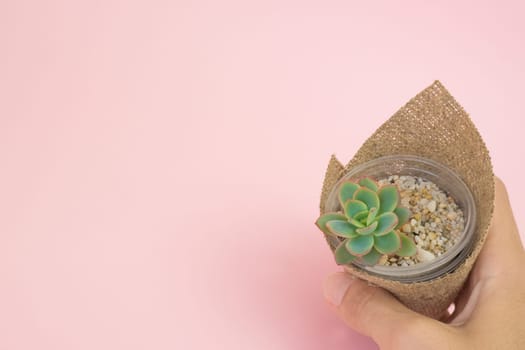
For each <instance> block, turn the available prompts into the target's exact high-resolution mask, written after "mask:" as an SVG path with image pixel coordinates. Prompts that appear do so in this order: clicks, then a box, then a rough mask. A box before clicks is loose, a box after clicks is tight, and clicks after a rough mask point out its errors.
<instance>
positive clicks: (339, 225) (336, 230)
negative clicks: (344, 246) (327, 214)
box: [326, 218, 357, 238]
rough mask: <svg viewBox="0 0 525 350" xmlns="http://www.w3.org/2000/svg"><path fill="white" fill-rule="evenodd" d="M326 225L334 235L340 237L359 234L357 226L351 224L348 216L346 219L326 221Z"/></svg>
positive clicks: (351, 236)
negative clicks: (356, 230)
mask: <svg viewBox="0 0 525 350" xmlns="http://www.w3.org/2000/svg"><path fill="white" fill-rule="evenodd" d="M326 227H327V228H328V230H329V231H330V232H331V233H332V234H333V235H336V236H339V237H345V238H353V237H356V236H357V233H356V232H355V227H354V226H352V225H350V223H349V222H348V221H347V220H346V218H345V220H332V221H328V222H327V223H326Z"/></svg>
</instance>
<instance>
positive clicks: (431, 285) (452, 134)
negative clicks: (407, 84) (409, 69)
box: [320, 81, 494, 318]
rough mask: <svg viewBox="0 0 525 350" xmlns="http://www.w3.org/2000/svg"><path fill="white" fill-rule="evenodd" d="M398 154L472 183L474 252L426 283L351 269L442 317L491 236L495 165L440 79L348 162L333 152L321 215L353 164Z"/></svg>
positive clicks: (424, 311) (409, 303)
mask: <svg viewBox="0 0 525 350" xmlns="http://www.w3.org/2000/svg"><path fill="white" fill-rule="evenodd" d="M394 154H407V155H417V156H421V157H425V158H429V159H432V160H435V161H437V162H439V163H442V164H444V165H446V166H448V167H449V168H451V169H453V170H454V171H455V172H456V173H457V174H458V175H459V176H460V177H461V178H462V179H463V181H464V182H465V183H466V184H467V185H468V186H469V188H470V190H471V191H472V194H473V196H474V199H475V203H476V208H477V212H478V215H477V220H476V232H475V242H474V248H473V251H472V253H471V254H470V255H469V256H468V257H467V259H466V260H465V261H464V262H463V263H462V264H461V265H460V266H459V267H458V268H457V269H456V270H455V271H453V272H451V273H448V274H446V275H444V276H441V277H439V278H436V279H433V280H430V281H425V282H415V283H403V282H398V281H392V280H386V279H383V278H381V277H378V276H374V275H371V274H368V273H367V272H365V271H363V270H361V269H359V268H357V267H355V266H353V265H348V266H345V269H346V271H347V272H349V273H351V274H352V275H355V276H357V277H359V278H362V279H364V280H367V281H369V282H370V283H372V284H375V285H377V286H380V287H383V288H385V289H387V290H388V291H390V292H391V293H392V294H394V295H395V296H396V297H397V298H398V299H399V300H400V301H401V302H403V303H404V304H405V305H407V306H408V307H409V308H411V309H412V310H415V311H417V312H420V313H422V314H424V315H427V316H430V317H433V318H438V317H440V316H441V315H443V313H444V312H445V311H446V309H447V308H448V307H449V306H450V304H451V303H452V302H453V301H454V300H455V299H456V297H457V295H458V293H459V291H460V290H461V288H462V286H463V284H464V283H465V281H466V279H467V277H468V274H469V272H470V270H471V269H472V266H473V265H474V262H475V261H476V258H477V257H478V254H479V252H480V250H481V247H482V246H483V243H484V241H485V238H486V235H487V232H488V227H489V224H490V221H491V218H492V212H493V208H494V174H493V171H492V164H491V162H490V157H489V154H488V150H487V148H486V146H485V143H484V142H483V140H482V139H481V136H480V134H479V132H478V131H477V129H476V127H475V126H474V124H473V123H472V121H471V119H470V118H469V116H468V114H467V113H466V112H465V111H464V110H463V108H462V107H461V106H460V105H459V104H458V103H457V102H456V100H455V99H454V98H453V97H452V96H451V95H450V93H449V92H448V91H447V90H446V89H445V88H444V87H443V85H441V83H440V82H439V81H436V82H434V83H433V84H432V85H431V86H429V87H428V88H426V89H425V90H423V91H422V92H420V93H419V94H418V95H417V96H415V97H414V98H413V99H412V100H410V101H409V102H408V103H407V104H406V105H405V106H404V107H402V108H401V109H400V110H399V111H397V113H395V114H394V115H393V116H392V117H391V118H390V119H389V120H387V121H386V122H385V123H384V124H383V125H382V126H381V127H379V129H377V131H376V132H375V133H374V134H373V135H372V136H371V137H370V138H368V140H366V142H365V143H364V144H363V146H361V148H360V149H359V151H358V152H357V153H356V155H355V156H354V158H353V159H352V160H351V161H350V162H349V163H348V164H347V165H346V167H344V166H343V165H342V164H341V163H340V162H339V161H338V160H337V159H336V158H335V157H334V156H332V158H331V159H330V163H329V165H328V169H327V172H326V176H325V179H324V184H323V190H322V193H321V205H320V207H321V214H323V213H324V212H325V202H326V199H327V197H328V195H329V193H330V191H331V190H332V188H333V187H334V185H335V183H336V182H337V181H338V180H339V179H340V178H341V177H342V176H343V175H345V174H346V173H347V172H348V171H349V170H350V169H352V168H353V167H355V166H356V165H359V164H361V163H364V162H367V161H369V160H372V159H375V158H378V157H381V156H386V155H394ZM331 248H332V250H333V249H334V248H333V247H331Z"/></svg>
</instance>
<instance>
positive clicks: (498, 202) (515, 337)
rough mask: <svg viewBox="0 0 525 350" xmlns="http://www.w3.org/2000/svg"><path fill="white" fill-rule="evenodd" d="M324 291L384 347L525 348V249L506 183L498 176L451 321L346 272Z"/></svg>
mask: <svg viewBox="0 0 525 350" xmlns="http://www.w3.org/2000/svg"><path fill="white" fill-rule="evenodd" d="M324 295H325V298H326V300H327V301H328V303H329V305H330V307H331V308H333V309H334V311H335V312H336V313H337V314H338V315H339V317H340V318H341V319H342V320H343V321H344V322H345V323H346V324H347V325H348V326H350V327H351V328H353V329H355V330H357V331H358V332H360V333H362V334H365V335H367V336H369V337H371V338H372V339H373V340H374V341H375V342H376V343H377V344H378V345H379V347H380V348H381V349H383V350H395V349H403V350H411V349H418V350H419V349H477V350H480V349H505V350H513V349H525V322H524V318H525V252H524V250H523V245H522V243H521V240H520V237H519V232H518V228H517V227H516V222H515V220H514V216H513V214H512V209H511V207H510V203H509V198H508V194H507V191H506V189H505V185H504V184H503V182H501V180H499V179H496V199H495V207H494V216H493V219H492V223H491V226H490V229H489V233H488V236H487V240H486V242H485V245H484V246H483V249H482V251H481V253H480V255H479V257H478V260H477V261H476V264H475V266H474V268H473V270H472V272H471V274H470V276H469V280H468V281H467V283H466V285H465V287H464V289H463V291H462V292H461V293H460V295H459V297H458V299H457V300H456V302H455V305H456V307H455V311H454V313H453V314H452V315H450V317H448V319H447V320H446V321H437V320H434V319H431V318H428V317H425V316H423V315H420V314H418V313H416V312H413V311H411V310H409V309H408V308H406V307H405V306H404V305H402V304H401V303H400V302H399V301H398V300H397V299H396V298H394V297H393V296H392V295H391V294H389V293H388V292H387V291H385V290H383V289H381V288H378V287H373V286H369V285H368V284H367V283H366V282H364V281H361V280H358V279H354V278H353V277H352V276H350V275H349V274H347V273H343V272H338V273H334V274H332V275H330V276H329V277H328V278H327V279H326V281H325V284H324Z"/></svg>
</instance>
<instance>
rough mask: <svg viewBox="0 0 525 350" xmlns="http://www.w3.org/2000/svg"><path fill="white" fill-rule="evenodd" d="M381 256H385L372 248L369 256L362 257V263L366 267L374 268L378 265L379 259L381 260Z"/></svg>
mask: <svg viewBox="0 0 525 350" xmlns="http://www.w3.org/2000/svg"><path fill="white" fill-rule="evenodd" d="M381 256H383V254H381V253H380V252H378V251H377V250H376V249H375V248H372V250H371V251H370V252H369V253H368V254H366V255H363V256H362V257H361V261H362V262H364V263H365V264H366V265H370V266H373V265H375V264H377V263H378V261H379V259H381Z"/></svg>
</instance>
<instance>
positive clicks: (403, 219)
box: [394, 207, 410, 229]
mask: <svg viewBox="0 0 525 350" xmlns="http://www.w3.org/2000/svg"><path fill="white" fill-rule="evenodd" d="M394 213H395V214H396V215H397V218H398V219H399V221H398V223H397V226H396V229H398V228H401V226H403V225H404V224H406V223H407V222H408V218H409V217H410V210H409V209H408V208H405V207H397V208H396V209H394Z"/></svg>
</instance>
